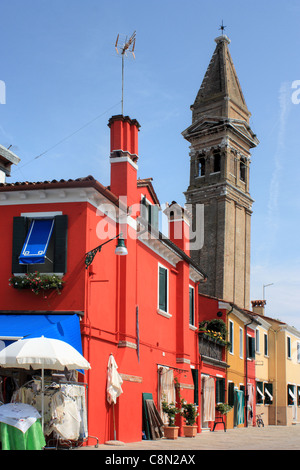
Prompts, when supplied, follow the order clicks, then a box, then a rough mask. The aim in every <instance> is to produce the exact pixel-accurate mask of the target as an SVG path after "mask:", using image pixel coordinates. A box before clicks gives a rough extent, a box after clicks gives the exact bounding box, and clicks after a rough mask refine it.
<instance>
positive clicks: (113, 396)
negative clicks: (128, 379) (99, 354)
mask: <svg viewBox="0 0 300 470" xmlns="http://www.w3.org/2000/svg"><path fill="white" fill-rule="evenodd" d="M122 383H123V379H122V377H121V376H120V374H119V373H118V366H117V363H116V361H115V358H114V356H113V355H112V354H110V356H109V359H108V364H107V387H106V392H107V401H108V403H109V404H110V405H111V404H112V408H113V423H114V441H107V442H106V444H118V445H123V443H122V442H121V441H117V440H116V425H115V409H114V405H115V404H116V403H117V398H118V397H119V396H120V395H121V394H122V393H123V390H122Z"/></svg>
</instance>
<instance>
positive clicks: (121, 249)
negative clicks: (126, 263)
mask: <svg viewBox="0 0 300 470" xmlns="http://www.w3.org/2000/svg"><path fill="white" fill-rule="evenodd" d="M115 254H116V255H119V256H124V255H127V254H128V251H127V248H126V246H125V242H124V239H123V238H119V239H118V244H117V246H116V250H115Z"/></svg>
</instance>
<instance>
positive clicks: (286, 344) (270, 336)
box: [252, 302, 300, 426]
mask: <svg viewBox="0 0 300 470" xmlns="http://www.w3.org/2000/svg"><path fill="white" fill-rule="evenodd" d="M252 305H253V302H252ZM264 305H265V303H264ZM264 305H263V306H262V307H264ZM253 311H255V313H259V312H260V314H259V320H260V323H261V326H259V327H258V331H259V336H260V339H259V346H258V345H257V344H256V376H257V390H260V392H262V393H259V392H257V394H256V399H257V400H256V401H257V405H256V412H257V413H259V412H260V410H261V411H263V412H264V413H265V414H266V416H267V417H268V421H266V420H265V419H264V421H265V423H266V424H272V425H283V426H286V425H291V424H295V423H296V422H297V421H300V331H298V330H297V329H296V328H294V327H291V326H289V325H287V324H286V323H283V322H280V321H278V320H275V319H273V318H270V317H266V316H265V315H264V308H261V309H260V310H259V309H258V308H257V307H256V308H255V305H254V306H253ZM257 348H260V350H259V351H258V350H257ZM265 348H267V350H266V349H265ZM262 362H263V364H261V363H262ZM261 395H263V397H262V396H261Z"/></svg>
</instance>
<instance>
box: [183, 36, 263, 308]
mask: <svg viewBox="0 0 300 470" xmlns="http://www.w3.org/2000/svg"><path fill="white" fill-rule="evenodd" d="M215 42H216V44H217V45H216V48H215V51H214V53H213V56H212V58H211V61H210V64H209V66H208V69H207V71H206V74H205V76H204V79H203V82H202V84H201V87H200V89H199V91H198V94H197V96H196V99H195V102H194V104H193V105H192V106H191V110H192V124H191V125H190V126H189V127H188V128H187V129H186V130H185V131H184V132H183V133H182V135H183V137H184V138H185V139H186V140H187V141H188V142H189V143H190V183H189V187H188V189H187V191H186V193H185V196H186V202H187V203H188V204H192V207H193V215H194V214H195V213H196V211H195V207H196V205H197V204H203V205H204V244H203V246H202V248H201V249H199V250H194V251H191V256H192V258H193V259H194V261H196V262H197V263H198V264H199V265H200V266H201V268H202V269H203V271H204V272H205V273H206V274H207V277H208V280H207V283H206V284H200V285H199V288H200V292H202V293H204V294H208V295H211V296H214V297H217V298H219V299H224V300H227V301H232V302H234V303H236V304H237V305H238V306H240V307H243V308H249V303H250V224H251V214H252V203H253V200H252V198H251V196H250V192H249V179H250V161H251V155H250V149H251V148H253V147H256V145H257V144H258V143H259V142H258V140H257V138H256V136H255V134H254V133H253V132H252V130H251V128H250V125H249V119H250V116H251V114H250V112H249V110H248V108H247V105H246V102H245V99H244V96H243V93H242V90H241V87H240V83H239V80H238V77H237V74H236V71H235V68H234V65H233V62H232V58H231V55H230V52H229V48H228V46H229V44H230V40H229V39H228V37H227V36H226V35H222V36H219V37H217V38H216V39H215Z"/></svg>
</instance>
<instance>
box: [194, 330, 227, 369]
mask: <svg viewBox="0 0 300 470" xmlns="http://www.w3.org/2000/svg"><path fill="white" fill-rule="evenodd" d="M224 349H225V345H224V344H221V343H220V342H218V340H216V339H214V338H211V337H209V336H208V335H206V334H205V333H201V332H200V333H199V354H200V355H201V356H205V357H207V358H210V359H213V360H214V361H221V362H222V361H223V357H224Z"/></svg>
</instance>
